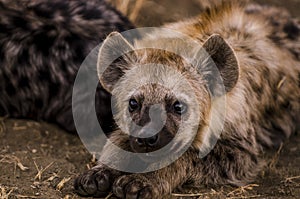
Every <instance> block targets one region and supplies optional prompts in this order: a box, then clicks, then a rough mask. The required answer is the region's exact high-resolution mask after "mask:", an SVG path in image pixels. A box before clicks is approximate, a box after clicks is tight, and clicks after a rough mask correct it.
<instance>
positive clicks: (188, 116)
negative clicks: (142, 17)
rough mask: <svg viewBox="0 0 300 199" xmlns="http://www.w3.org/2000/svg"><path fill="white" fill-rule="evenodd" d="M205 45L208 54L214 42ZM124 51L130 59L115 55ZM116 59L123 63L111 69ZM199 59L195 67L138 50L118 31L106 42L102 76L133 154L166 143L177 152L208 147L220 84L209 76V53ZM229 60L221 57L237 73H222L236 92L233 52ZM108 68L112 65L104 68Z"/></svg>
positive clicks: (164, 54) (164, 53) (101, 55)
mask: <svg viewBox="0 0 300 199" xmlns="http://www.w3.org/2000/svg"><path fill="white" fill-rule="evenodd" d="M217 39H218V38H215V39H212V41H210V42H211V45H219V44H218V43H216V42H218V40H217ZM222 41H223V40H221V42H222ZM224 44H225V43H222V45H224ZM206 45H207V48H206V49H205V50H209V49H210V47H211V46H210V44H209V43H208V44H206ZM221 47H222V46H221ZM225 47H227V45H226V46H225ZM223 48H224V46H223ZM228 49H229V50H231V49H230V48H229V47H228ZM221 50H223V49H222V48H221ZM120 52H122V53H125V55H122V56H121V57H118V56H116V54H118V53H120ZM213 52H214V53H216V52H217V51H216V50H215V49H214V50H213ZM222 52H223V51H222ZM111 55H115V56H116V58H118V59H117V60H115V61H114V63H113V64H110V65H109V64H107V63H106V60H108V59H111V57H110V56H111ZM222 55H223V54H222ZM200 56H201V57H202V58H201V60H202V61H201V63H198V65H199V67H195V66H193V65H192V64H191V63H189V61H188V60H187V59H185V58H183V57H181V56H179V55H176V54H175V53H172V52H169V51H166V50H161V49H140V50H134V48H133V47H132V46H131V45H130V44H129V43H128V42H127V41H126V40H125V39H124V38H123V37H122V36H121V35H120V34H117V33H115V37H114V38H113V39H112V40H109V39H107V40H106V41H105V42H104V43H103V45H102V47H101V49H100V52H99V59H98V71H99V78H100V81H101V83H102V85H103V87H104V88H105V89H107V91H109V92H110V93H111V94H112V96H113V102H114V107H113V110H114V116H115V120H116V123H117V124H118V126H119V127H120V129H121V130H122V131H123V132H124V133H126V134H128V143H129V144H130V148H131V150H132V151H133V152H138V153H149V152H153V151H157V150H159V149H161V148H162V147H164V146H167V145H168V146H169V150H172V151H176V150H181V149H182V148H183V147H184V146H186V145H187V144H188V143H190V144H193V146H194V147H197V148H199V149H203V148H207V147H209V143H210V142H209V139H210V137H211V135H210V134H211V133H213V132H211V131H210V130H209V129H210V128H209V123H210V121H209V120H210V115H211V110H212V105H213V104H214V103H213V101H214V98H217V97H216V96H214V95H217V94H216V93H217V92H216V90H218V89H217V87H218V86H217V84H218V83H217V80H215V79H217V78H215V77H213V75H214V73H213V72H212V71H210V72H208V70H209V69H208V68H210V67H209V65H210V64H211V63H210V61H208V60H211V59H209V58H208V56H209V57H210V55H209V54H207V53H206V54H205V52H203V55H200ZM231 56H233V58H232V57H231ZM228 57H229V58H230V60H228ZM228 57H223V56H222V57H218V55H216V58H217V59H218V61H219V62H220V61H221V64H222V66H223V68H225V66H226V61H228V62H230V65H229V64H228V67H227V68H229V69H230V67H232V68H231V69H232V70H233V71H232V70H228V71H230V72H231V73H232V74H233V75H232V74H231V76H228V77H227V76H226V75H227V74H228V73H227V72H226V73H225V72H223V73H222V71H221V75H223V76H222V78H223V83H224V85H225V89H226V90H230V89H231V88H232V86H233V85H234V84H235V82H232V80H235V81H236V80H237V74H238V70H237V62H236V60H235V59H234V58H235V57H234V54H233V52H232V51H231V54H229V55H228ZM198 58H199V57H198ZM198 61H199V59H198ZM213 61H216V60H213ZM219 62H218V63H219ZM232 63H234V64H236V65H233V66H232V65H231V64H232ZM105 65H109V66H108V67H107V68H104V67H105ZM201 68H202V69H201ZM200 71H202V72H200ZM225 78H228V80H230V81H231V82H227V81H226V80H227V79H225ZM218 97H220V96H218ZM171 141H174V142H172V143H171ZM203 150H205V149H203Z"/></svg>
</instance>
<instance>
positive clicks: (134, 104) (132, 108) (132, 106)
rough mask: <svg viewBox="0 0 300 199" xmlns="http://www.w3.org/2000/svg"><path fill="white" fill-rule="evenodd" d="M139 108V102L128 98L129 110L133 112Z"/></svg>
mask: <svg viewBox="0 0 300 199" xmlns="http://www.w3.org/2000/svg"><path fill="white" fill-rule="evenodd" d="M138 108H139V103H138V102H137V101H136V100H135V99H130V100H129V106H128V109H129V112H133V111H135V110H137V109H138Z"/></svg>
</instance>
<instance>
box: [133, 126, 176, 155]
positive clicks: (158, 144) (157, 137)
mask: <svg viewBox="0 0 300 199" xmlns="http://www.w3.org/2000/svg"><path fill="white" fill-rule="evenodd" d="M153 131H155V129H147V128H146V129H142V130H141V131H140V136H141V137H135V136H130V145H131V148H132V150H133V151H134V152H137V153H149V152H153V151H156V150H159V149H161V148H162V147H164V146H166V145H167V144H168V143H169V142H170V141H171V140H172V139H173V136H172V135H171V133H168V131H167V130H166V128H165V127H164V128H163V129H162V130H161V131H159V132H158V133H156V134H154V135H153ZM149 134H150V135H151V136H148V137H146V136H147V135H149Z"/></svg>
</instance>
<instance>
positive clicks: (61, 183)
mask: <svg viewBox="0 0 300 199" xmlns="http://www.w3.org/2000/svg"><path fill="white" fill-rule="evenodd" d="M70 180H71V177H69V178H63V179H62V180H61V181H60V182H59V183H58V184H57V186H56V189H57V190H58V191H61V190H62V188H63V187H64V186H65V184H66V183H67V182H69V181H70Z"/></svg>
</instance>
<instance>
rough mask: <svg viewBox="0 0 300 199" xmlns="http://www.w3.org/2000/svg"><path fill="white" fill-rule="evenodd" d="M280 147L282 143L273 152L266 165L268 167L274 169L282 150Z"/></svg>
mask: <svg viewBox="0 0 300 199" xmlns="http://www.w3.org/2000/svg"><path fill="white" fill-rule="evenodd" d="M282 148H283V144H281V145H280V147H279V149H278V150H277V152H276V153H275V155H274V156H273V158H272V159H271V161H270V162H269V164H268V167H269V168H270V169H275V166H276V164H277V162H278V159H279V156H280V153H281V151H282Z"/></svg>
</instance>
